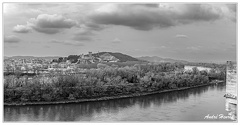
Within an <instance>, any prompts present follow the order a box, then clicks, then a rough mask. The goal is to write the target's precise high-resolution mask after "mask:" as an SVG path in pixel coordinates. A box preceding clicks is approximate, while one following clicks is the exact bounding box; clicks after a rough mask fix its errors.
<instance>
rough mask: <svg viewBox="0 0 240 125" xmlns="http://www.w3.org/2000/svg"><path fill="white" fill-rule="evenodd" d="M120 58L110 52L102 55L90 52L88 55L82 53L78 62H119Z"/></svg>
mask: <svg viewBox="0 0 240 125" xmlns="http://www.w3.org/2000/svg"><path fill="white" fill-rule="evenodd" d="M118 61H120V60H119V59H118V58H116V57H114V56H112V55H111V54H109V53H104V54H102V55H98V54H97V55H96V56H93V55H92V52H89V54H88V55H84V54H82V55H80V57H79V58H78V61H77V64H91V63H101V62H118Z"/></svg>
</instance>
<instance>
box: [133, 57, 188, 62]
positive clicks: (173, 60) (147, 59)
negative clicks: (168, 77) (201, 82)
mask: <svg viewBox="0 0 240 125" xmlns="http://www.w3.org/2000/svg"><path fill="white" fill-rule="evenodd" d="M137 59H139V60H145V61H149V62H155V63H156V62H181V63H188V61H185V60H176V59H171V58H161V57H158V56H142V57H138V58H137Z"/></svg>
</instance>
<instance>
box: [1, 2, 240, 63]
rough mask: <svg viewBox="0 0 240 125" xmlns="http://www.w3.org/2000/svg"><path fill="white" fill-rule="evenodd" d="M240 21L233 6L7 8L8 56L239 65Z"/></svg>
mask: <svg viewBox="0 0 240 125" xmlns="http://www.w3.org/2000/svg"><path fill="white" fill-rule="evenodd" d="M236 15H237V6H236V4H230V3H202V4H201V3H193V4H189V3H188V4H184V3H145V4H144V3H4V4H3V27H4V30H3V37H4V38H3V39H4V56H19V55H20V56H68V55H80V54H82V53H85V54H86V53H88V52H93V53H96V52H103V51H108V52H120V53H123V54H127V55H130V56H133V57H140V56H159V57H163V58H173V59H181V60H187V61H199V62H226V61H227V60H233V61H235V60H236V50H237V38H236V37H237V34H236V33H237V24H236V22H237V16H236Z"/></svg>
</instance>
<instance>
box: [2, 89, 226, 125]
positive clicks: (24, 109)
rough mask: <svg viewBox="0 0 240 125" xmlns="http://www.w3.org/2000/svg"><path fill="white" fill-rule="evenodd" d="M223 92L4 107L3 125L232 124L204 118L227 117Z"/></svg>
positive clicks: (194, 92) (170, 94) (177, 92)
mask: <svg viewBox="0 0 240 125" xmlns="http://www.w3.org/2000/svg"><path fill="white" fill-rule="evenodd" d="M225 88H226V86H225V84H219V85H211V86H204V87H199V88H192V89H188V90H182V91H175V92H168V93H161V94H155V95H147V96H142V97H134V98H125V99H116V100H108V101H98V102H84V103H78V104H59V105H41V106H40V105H36V106H5V107H4V121H105V122H107V121H163V122H165V121H222V120H224V121H231V120H230V119H221V118H219V117H218V118H217V119H206V118H205V116H207V115H208V114H209V116H212V115H215V116H218V115H219V114H223V115H224V116H228V112H227V111H226V110H225V109H226V107H225V104H226V102H225V98H224V97H223V95H224V94H225ZM204 118H205V119H204Z"/></svg>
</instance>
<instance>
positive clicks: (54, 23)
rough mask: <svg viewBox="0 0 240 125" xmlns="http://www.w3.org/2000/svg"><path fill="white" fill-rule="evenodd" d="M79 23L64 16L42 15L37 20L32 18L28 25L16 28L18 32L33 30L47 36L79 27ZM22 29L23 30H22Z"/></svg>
mask: <svg viewBox="0 0 240 125" xmlns="http://www.w3.org/2000/svg"><path fill="white" fill-rule="evenodd" d="M77 25H78V24H77V22H76V21H74V20H72V19H68V18H65V17H63V16H62V15H57V14H53V15H49V14H40V15H38V16H37V18H31V19H30V20H29V21H28V22H27V25H17V26H15V27H14V30H15V31H16V32H25V33H26V32H27V30H28V31H29V30H30V29H31V28H32V29H34V30H35V31H37V32H41V33H45V34H55V33H58V32H60V31H61V30H62V29H70V28H72V27H74V26H77ZM20 29H21V30H20Z"/></svg>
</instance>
